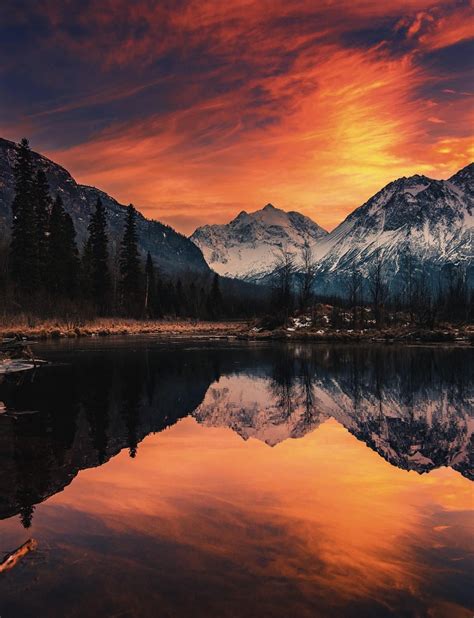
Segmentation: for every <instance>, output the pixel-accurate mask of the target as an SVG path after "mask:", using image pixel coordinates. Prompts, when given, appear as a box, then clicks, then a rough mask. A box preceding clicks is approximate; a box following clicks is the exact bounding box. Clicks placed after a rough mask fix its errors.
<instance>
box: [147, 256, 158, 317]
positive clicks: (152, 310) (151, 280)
mask: <svg viewBox="0 0 474 618" xmlns="http://www.w3.org/2000/svg"><path fill="white" fill-rule="evenodd" d="M156 293H157V289H156V279H155V266H154V264H153V259H152V257H151V255H150V252H149V251H148V253H147V256H146V264H145V315H146V316H147V317H148V318H152V317H155V315H156Z"/></svg>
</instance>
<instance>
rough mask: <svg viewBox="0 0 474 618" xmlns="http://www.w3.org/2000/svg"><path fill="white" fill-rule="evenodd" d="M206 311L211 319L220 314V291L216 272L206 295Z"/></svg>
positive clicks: (216, 317)
mask: <svg viewBox="0 0 474 618" xmlns="http://www.w3.org/2000/svg"><path fill="white" fill-rule="evenodd" d="M208 313H209V317H211V318H213V319H218V318H219V317H221V316H222V293H221V287H220V281H219V275H218V274H217V273H215V274H214V277H213V279H212V285H211V291H210V293H209V296H208Z"/></svg>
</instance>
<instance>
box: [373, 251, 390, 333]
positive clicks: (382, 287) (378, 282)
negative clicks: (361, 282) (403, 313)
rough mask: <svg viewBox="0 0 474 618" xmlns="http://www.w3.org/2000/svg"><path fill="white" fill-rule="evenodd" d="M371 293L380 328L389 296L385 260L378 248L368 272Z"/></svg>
mask: <svg viewBox="0 0 474 618" xmlns="http://www.w3.org/2000/svg"><path fill="white" fill-rule="evenodd" d="M368 284H369V294H370V299H371V301H372V307H373V310H374V315H375V324H376V326H377V328H380V326H382V323H383V308H384V304H385V302H386V300H387V297H388V284H387V280H386V272H385V262H384V259H383V255H382V253H381V251H380V249H376V251H375V254H374V258H373V261H372V264H371V265H370V268H369V273H368Z"/></svg>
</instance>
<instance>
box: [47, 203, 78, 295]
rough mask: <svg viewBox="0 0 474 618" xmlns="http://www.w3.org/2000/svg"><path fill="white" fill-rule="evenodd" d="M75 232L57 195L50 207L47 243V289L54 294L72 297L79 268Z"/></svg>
mask: <svg viewBox="0 0 474 618" xmlns="http://www.w3.org/2000/svg"><path fill="white" fill-rule="evenodd" d="M75 236H76V232H75V230H74V224H73V222H72V219H71V217H70V215H69V214H68V213H67V212H66V211H65V210H64V207H63V203H62V199H61V197H60V196H59V195H58V196H57V198H56V200H55V201H54V204H53V206H52V208H51V216H50V220H49V243H48V289H49V291H50V292H51V293H52V294H54V295H56V296H68V297H72V296H73V295H74V293H75V291H76V286H77V277H78V269H79V260H78V252H77V246H76V241H75Z"/></svg>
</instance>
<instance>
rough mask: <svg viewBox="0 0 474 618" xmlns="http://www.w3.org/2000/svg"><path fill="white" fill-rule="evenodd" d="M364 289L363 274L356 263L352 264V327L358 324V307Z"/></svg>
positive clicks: (350, 294) (350, 283)
mask: <svg viewBox="0 0 474 618" xmlns="http://www.w3.org/2000/svg"><path fill="white" fill-rule="evenodd" d="M361 291H362V275H361V273H360V271H359V270H358V268H357V266H356V265H355V263H353V264H352V270H351V274H350V276H349V281H348V292H349V303H350V306H351V311H352V328H356V326H357V321H358V320H357V318H358V316H357V307H358V305H359V303H360V295H361Z"/></svg>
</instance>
